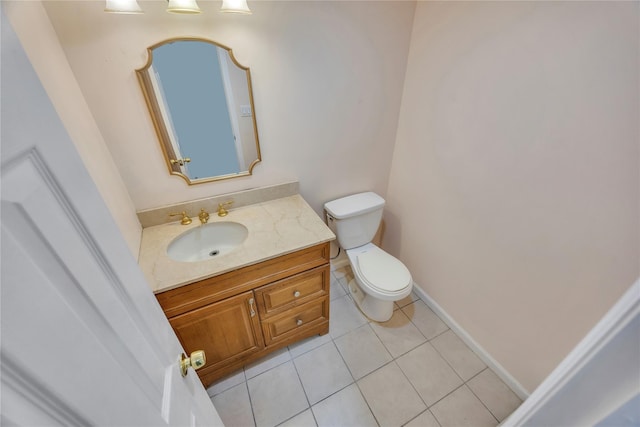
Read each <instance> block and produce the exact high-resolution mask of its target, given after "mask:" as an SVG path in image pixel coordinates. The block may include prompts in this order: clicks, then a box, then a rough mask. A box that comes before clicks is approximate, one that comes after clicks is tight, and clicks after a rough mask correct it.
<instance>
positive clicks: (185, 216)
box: [169, 211, 191, 225]
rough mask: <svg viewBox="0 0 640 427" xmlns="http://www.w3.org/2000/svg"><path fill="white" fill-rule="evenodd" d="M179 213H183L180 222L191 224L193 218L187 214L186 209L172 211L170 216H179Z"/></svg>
mask: <svg viewBox="0 0 640 427" xmlns="http://www.w3.org/2000/svg"><path fill="white" fill-rule="evenodd" d="M178 215H182V219H181V220H180V224H182V225H189V224H191V218H189V217H188V216H187V212H186V211H182V212H180V213H172V214H169V216H178Z"/></svg>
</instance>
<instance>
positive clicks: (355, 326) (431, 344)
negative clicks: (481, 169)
mask: <svg viewBox="0 0 640 427" xmlns="http://www.w3.org/2000/svg"><path fill="white" fill-rule="evenodd" d="M351 279H353V276H352V273H351V269H350V268H349V267H345V268H341V269H337V270H335V271H333V272H332V273H331V320H330V328H329V333H328V334H326V335H324V336H316V337H312V338H310V339H307V340H305V341H302V342H299V343H296V344H293V345H291V346H289V347H288V348H285V349H282V350H280V351H278V352H276V353H274V354H272V355H269V356H267V357H266V358H264V359H261V360H260V361H258V362H256V363H253V364H252V365H250V366H246V367H245V368H244V369H243V370H240V371H238V372H236V373H235V374H233V375H231V376H229V377H227V378H224V379H223V380H221V381H219V382H217V383H216V384H214V385H212V386H211V387H210V388H209V389H208V390H207V391H208V393H209V395H210V396H211V400H212V401H213V403H214V405H215V406H216V409H217V410H218V412H219V414H220V416H221V417H222V420H223V421H224V423H225V426H227V427H245V426H257V427H272V426H288V427H306V426H331V427H336V426H350V427H355V426H358V427H359V426H363V427H364V426H382V427H387V426H410V427H429V426H442V427H447V426H452V427H461V426H474V427H475V426H478V427H481V426H496V425H498V423H500V422H501V421H503V420H504V419H505V418H506V417H507V416H508V415H509V414H511V412H513V411H514V410H515V409H516V408H517V407H518V406H519V405H520V403H521V401H520V399H519V398H518V397H517V396H516V395H515V393H513V391H511V390H510V389H509V388H508V387H507V386H506V385H505V384H504V383H503V382H502V381H501V380H500V379H499V378H498V376H497V375H496V374H495V373H493V372H492V371H491V369H489V368H488V367H487V366H486V365H485V364H484V363H483V362H482V361H481V360H480V359H479V358H478V357H477V356H476V355H475V354H474V353H473V352H472V351H471V350H469V348H468V347H467V346H466V345H465V344H464V343H463V342H462V341H461V340H460V338H458V337H457V336H456V334H455V333H454V332H453V331H451V330H450V329H449V328H448V327H447V325H446V324H445V323H444V322H442V320H440V318H439V317H438V316H436V315H435V314H434V313H433V311H431V310H430V309H429V308H428V307H427V306H426V305H425V304H424V302H422V301H421V300H420V299H419V298H418V297H417V296H416V295H415V294H411V295H410V296H409V297H407V298H405V299H404V300H402V301H399V302H398V303H397V304H396V310H395V311H394V314H393V317H392V318H391V320H389V321H388V322H384V323H377V322H373V321H369V320H367V318H366V317H364V316H363V315H362V314H361V313H360V311H359V310H358V309H357V308H356V306H355V305H354V303H353V301H352V300H351V297H350V296H349V295H348V294H347V292H346V290H347V289H348V288H347V283H348V281H349V280H351Z"/></svg>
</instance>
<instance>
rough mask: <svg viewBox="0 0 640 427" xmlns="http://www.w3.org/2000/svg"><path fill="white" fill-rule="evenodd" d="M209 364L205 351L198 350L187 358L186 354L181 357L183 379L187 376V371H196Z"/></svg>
mask: <svg viewBox="0 0 640 427" xmlns="http://www.w3.org/2000/svg"><path fill="white" fill-rule="evenodd" d="M205 363H207V357H206V356H205V354H204V351H203V350H196V351H194V352H193V353H191V356H189V357H187V356H185V354H184V353H182V356H180V373H182V376H183V377H186V376H187V370H188V369H189V367H192V368H193V369H194V370H196V371H197V370H198V369H200V368H202V367H203V366H204V365H205Z"/></svg>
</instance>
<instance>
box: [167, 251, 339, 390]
mask: <svg viewBox="0 0 640 427" xmlns="http://www.w3.org/2000/svg"><path fill="white" fill-rule="evenodd" d="M329 274H330V269H329V243H322V244H320V245H316V246H312V247H310V248H307V249H302V250H299V251H296V252H293V253H290V254H287V255H283V256H279V257H276V258H273V259H270V260H267V261H263V262H261V263H258V264H254V265H250V266H247V267H243V268H240V269H237V270H234V271H230V272H228V273H224V274H221V275H219V276H214V277H211V278H209V279H204V280H201V281H198V282H195V283H191V284H188V285H184V286H181V287H179V288H176V289H172V290H168V291H165V292H161V293H158V294H156V297H157V299H158V302H159V303H160V305H161V307H162V309H163V310H164V312H165V315H166V316H167V318H168V319H169V322H170V323H171V326H172V327H173V329H174V331H175V332H176V335H177V336H178V339H179V340H180V342H181V343H182V346H183V347H184V349H185V351H186V352H187V353H191V352H192V351H195V350H204V351H205V354H206V357H207V363H206V365H205V366H204V367H202V368H201V369H199V370H198V371H197V372H198V375H199V376H200V379H201V381H202V383H203V384H204V385H205V387H208V386H209V385H210V384H211V383H212V382H214V381H215V380H217V379H220V378H222V377H223V376H225V375H227V374H229V373H232V372H233V371H235V370H237V369H239V368H241V367H242V366H244V365H246V364H248V363H250V362H252V361H255V360H256V359H258V358H260V357H262V356H265V355H267V354H268V353H270V352H272V351H274V350H277V349H280V348H282V347H285V346H287V345H289V344H291V343H293V342H296V341H299V340H301V339H304V338H307V337H311V336H313V335H318V334H320V335H323V334H326V333H327V332H329V288H330V286H329V285H330V279H329Z"/></svg>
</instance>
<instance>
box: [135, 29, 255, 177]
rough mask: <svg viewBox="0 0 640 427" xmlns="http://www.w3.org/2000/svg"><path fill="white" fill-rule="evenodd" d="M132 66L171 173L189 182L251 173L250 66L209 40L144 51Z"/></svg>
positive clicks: (182, 40) (177, 42)
mask: <svg viewBox="0 0 640 427" xmlns="http://www.w3.org/2000/svg"><path fill="white" fill-rule="evenodd" d="M147 53H148V60H147V64H146V65H145V66H144V67H142V68H140V69H138V70H136V74H137V75H138V80H139V82H140V85H141V87H142V92H143V94H144V97H145V100H146V102H147V106H148V107H149V112H150V113H151V119H152V121H153V125H154V127H155V130H156V133H157V135H158V139H159V141H160V146H161V147H162V152H163V154H164V157H165V160H166V163H167V167H168V168H169V173H171V174H172V175H178V176H180V177H182V178H184V179H185V180H186V181H187V183H189V185H191V184H199V183H203V182H210V181H215V180H221V179H228V178H234V177H239V176H246V175H251V173H252V171H253V168H254V166H255V165H256V164H257V163H258V162H260V160H261V157H260V145H259V142H258V130H257V126H256V118H255V108H254V106H253V93H252V88H251V75H250V73H249V68H248V67H244V66H242V65H240V64H239V63H238V62H237V61H236V59H235V58H234V56H233V53H232V51H231V49H229V48H228V47H225V46H222V45H220V44H218V43H215V42H213V41H210V40H205V39H198V38H177V39H170V40H166V41H163V42H160V43H157V44H155V45H153V46H151V47H149V48H148V49H147Z"/></svg>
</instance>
